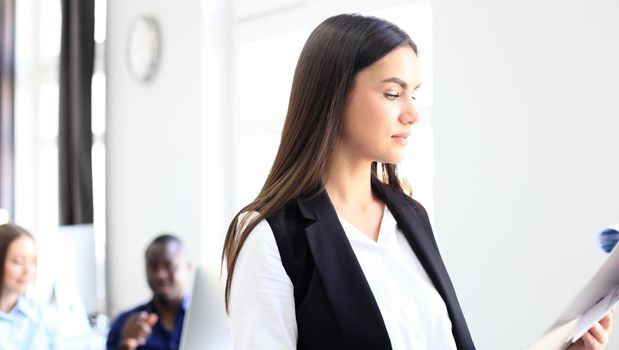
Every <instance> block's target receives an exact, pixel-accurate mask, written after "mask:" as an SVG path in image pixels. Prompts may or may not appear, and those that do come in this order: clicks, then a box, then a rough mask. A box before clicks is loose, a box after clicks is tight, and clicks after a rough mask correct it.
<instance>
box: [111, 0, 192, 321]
mask: <svg viewBox="0 0 619 350" xmlns="http://www.w3.org/2000/svg"><path fill="white" fill-rule="evenodd" d="M143 14H146V15H151V16H154V17H155V18H156V19H157V20H158V21H159V24H160V27H161V34H162V56H161V61H160V69H159V71H158V72H157V74H156V76H155V77H154V79H153V80H152V81H151V82H147V83H140V82H138V81H136V80H135V79H134V78H133V76H132V75H131V74H130V72H129V71H128V69H127V64H126V61H127V60H126V52H125V48H126V46H127V42H126V39H127V32H128V28H129V24H130V23H131V21H133V20H134V19H135V18H136V17H137V16H138V15H143ZM200 15H201V3H200V2H198V1H181V2H179V1H174V2H170V1H162V0H132V1H121V0H108V29H107V30H108V34H107V75H108V78H107V83H108V85H107V96H108V101H107V103H108V109H107V139H106V143H107V231H108V232H107V268H108V270H107V276H108V280H107V281H108V300H109V310H108V311H109V312H111V313H112V314H116V312H118V311H119V309H124V308H126V307H129V306H132V305H133V304H135V303H138V302H142V301H145V300H147V298H149V297H150V292H149V290H148V286H147V284H146V279H145V277H144V258H143V253H144V249H145V248H146V245H147V244H148V243H149V242H150V240H152V238H154V237H155V235H157V234H159V233H161V232H162V231H171V232H173V233H176V234H178V235H179V236H180V237H181V238H182V239H184V240H185V242H186V244H187V247H188V249H189V253H190V256H191V257H192V259H193V260H194V261H197V260H199V258H200V257H199V255H200V249H199V247H200V244H201V240H200V230H201V226H200V225H201V218H200V130H201V123H200V112H201V101H200V93H201V92H200V91H201V90H200V89H201V87H200V84H201V83H200V79H201V76H200V74H201V73H200V55H201V45H200V28H201V23H200V22H201V20H202V19H201V16H200Z"/></svg>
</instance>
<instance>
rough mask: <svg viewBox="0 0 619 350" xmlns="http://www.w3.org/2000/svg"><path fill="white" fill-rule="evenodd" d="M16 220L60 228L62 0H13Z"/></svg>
mask: <svg viewBox="0 0 619 350" xmlns="http://www.w3.org/2000/svg"><path fill="white" fill-rule="evenodd" d="M106 8H107V0H96V1H95V43H96V47H95V69H94V75H93V79H92V132H93V147H92V162H93V197H94V224H93V225H94V231H95V245H96V248H95V254H96V258H97V261H98V263H99V264H100V266H101V268H100V269H99V271H100V272H99V273H98V276H97V287H98V288H99V291H98V293H99V295H100V296H101V301H100V302H101V308H102V307H103V306H104V300H103V297H104V295H105V289H104V288H105V284H104V283H103V282H104V272H103V268H102V267H103V262H104V259H105V144H104V135H105V71H104V69H103V68H104V64H103V60H104V49H105V36H106V27H105V24H106ZM16 17H17V18H16V60H15V61H16V63H15V64H16V84H15V95H16V101H15V213H14V216H15V221H16V222H17V223H18V224H20V225H23V226H25V227H27V228H28V229H30V230H32V231H33V233H34V234H35V235H37V236H38V237H40V236H44V235H46V234H50V233H55V232H58V224H59V220H58V218H59V212H58V210H59V205H58V112H59V95H58V93H59V88H58V76H59V59H60V36H61V5H60V0H19V1H16Z"/></svg>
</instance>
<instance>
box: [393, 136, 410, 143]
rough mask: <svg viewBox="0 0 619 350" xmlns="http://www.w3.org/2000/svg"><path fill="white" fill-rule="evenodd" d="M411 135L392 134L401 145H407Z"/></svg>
mask: <svg viewBox="0 0 619 350" xmlns="http://www.w3.org/2000/svg"><path fill="white" fill-rule="evenodd" d="M409 135H410V134H409V133H401V134H395V135H393V136H391V138H392V139H393V140H394V141H395V142H397V143H399V144H401V145H406V144H407V143H408V136H409Z"/></svg>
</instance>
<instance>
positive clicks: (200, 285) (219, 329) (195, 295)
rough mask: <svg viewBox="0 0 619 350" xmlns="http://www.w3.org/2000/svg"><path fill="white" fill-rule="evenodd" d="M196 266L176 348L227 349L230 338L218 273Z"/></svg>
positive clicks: (197, 349) (230, 347)
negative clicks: (178, 344)
mask: <svg viewBox="0 0 619 350" xmlns="http://www.w3.org/2000/svg"><path fill="white" fill-rule="evenodd" d="M216 270H217V271H209V270H207V269H206V268H205V267H204V266H198V267H197V268H196V272H195V278H194V282H193V289H192V290H193V291H192V293H191V301H190V303H189V310H188V312H187V314H186V315H185V321H184V324H183V334H182V335H181V344H180V350H229V349H232V339H231V338H230V329H229V328H228V321H227V318H226V311H225V306H224V297H223V290H222V288H221V284H220V279H219V272H218V269H216Z"/></svg>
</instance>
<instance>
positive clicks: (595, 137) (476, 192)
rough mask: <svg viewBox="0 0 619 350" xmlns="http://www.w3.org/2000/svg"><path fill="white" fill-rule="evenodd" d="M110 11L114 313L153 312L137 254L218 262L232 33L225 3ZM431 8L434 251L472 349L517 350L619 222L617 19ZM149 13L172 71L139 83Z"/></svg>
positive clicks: (544, 7) (515, 5) (224, 212)
mask: <svg viewBox="0 0 619 350" xmlns="http://www.w3.org/2000/svg"><path fill="white" fill-rule="evenodd" d="M108 2H109V13H108V21H109V23H108V47H107V50H108V53H107V54H108V56H107V58H108V63H107V73H108V92H107V93H108V125H107V146H108V154H107V157H108V163H107V168H108V174H107V176H108V182H107V187H108V198H107V199H108V204H107V215H108V220H107V224H108V227H107V228H108V256H107V261H108V277H109V278H108V297H109V299H110V306H111V310H110V311H112V312H116V311H118V310H119V309H120V308H125V307H128V306H130V305H132V304H134V303H136V302H139V301H142V300H144V299H145V298H147V297H148V295H149V294H148V289H147V286H146V283H145V279H144V277H143V276H144V272H143V258H142V253H143V250H144V248H145V246H146V244H147V243H148V241H149V240H150V239H152V237H153V236H154V235H155V234H156V233H158V232H160V231H162V230H171V231H174V232H177V233H179V234H180V235H181V236H182V237H183V238H184V239H185V240H186V241H187V243H188V246H189V247H190V253H191V255H192V257H193V258H194V260H196V261H200V262H206V263H207V264H209V266H211V267H212V266H213V263H214V262H215V261H216V260H217V258H218V255H219V247H220V246H221V245H220V244H219V243H220V240H221V235H222V233H223V232H222V231H223V230H225V226H226V224H227V221H228V219H229V217H227V216H229V214H230V208H229V206H230V203H229V202H226V201H227V200H228V199H227V198H226V188H230V187H229V186H232V184H231V183H229V180H226V179H228V178H229V177H228V174H229V170H230V168H229V164H227V163H226V158H227V157H229V149H228V148H227V147H226V138H227V136H228V135H229V132H230V130H229V127H230V125H229V124H227V122H226V119H225V116H226V114H227V111H228V110H229V107H228V105H227V104H228V103H230V102H231V101H230V99H229V97H227V96H226V93H227V91H229V90H228V88H229V87H228V86H227V85H226V76H227V74H229V72H230V67H229V66H228V60H227V59H226V56H225V55H226V54H227V53H226V47H227V44H226V40H227V39H228V38H229V33H228V29H227V28H228V26H229V24H230V21H229V14H228V10H227V8H226V5H224V4H225V3H226V2H225V0H218V1H217V2H206V1H203V2H201V4H200V2H189V1H184V2H180V3H179V2H164V1H161V0H156V1H155V0H135V1H130V2H123V1H120V0H108ZM432 5H433V9H434V19H433V23H434V57H435V62H434V67H435V72H434V78H435V91H434V115H433V118H434V121H433V123H434V127H435V132H436V134H435V140H436V145H435V155H436V160H435V161H436V171H435V173H436V207H435V219H436V231H437V233H438V235H439V238H440V242H439V243H440V244H441V248H442V250H443V253H444V258H445V260H446V263H447V266H448V268H449V270H450V273H451V275H452V279H453V280H454V284H455V285H456V289H457V290H458V294H459V296H460V299H461V303H462V306H463V308H464V311H465V314H466V316H467V319H468V320H469V323H470V327H471V331H472V334H473V337H474V338H475V340H476V342H477V345H478V348H479V349H519V348H522V347H524V346H526V345H528V344H529V343H530V342H531V341H532V340H533V339H535V337H537V336H538V335H540V334H541V333H542V332H543V330H544V329H545V328H547V327H548V326H549V325H550V324H551V323H552V321H553V320H554V319H555V318H556V317H557V316H558V315H559V314H560V312H561V311H562V310H563V308H564V307H565V306H566V304H567V303H568V302H569V301H570V300H571V298H573V297H574V294H575V293H576V291H577V290H578V289H579V288H580V287H582V285H583V284H584V283H585V282H586V280H587V278H588V277H589V276H590V274H591V273H592V272H593V271H595V269H596V268H597V267H598V266H599V265H600V264H601V262H602V261H603V259H604V256H603V255H601V254H598V253H597V252H596V250H595V247H594V243H593V240H594V238H595V236H596V234H597V232H598V230H599V229H601V228H602V227H603V226H605V225H608V224H612V223H615V222H617V221H619V216H618V210H617V207H618V206H617V204H614V202H613V198H618V197H619V185H617V184H616V179H618V178H619V163H618V162H617V161H616V159H617V153H618V152H617V150H619V147H617V146H616V145H615V143H616V141H615V139H616V133H617V130H619V119H617V118H614V117H615V116H616V115H617V114H618V113H617V112H619V105H615V104H613V102H612V101H613V98H614V95H616V92H617V90H618V88H617V84H616V82H617V81H619V70H617V69H616V67H615V64H616V62H619V46H617V45H616V43H617V38H616V34H614V33H619V22H618V21H616V20H614V18H613V16H614V14H616V13H619V4H615V3H614V2H612V1H611V0H607V1H602V0H593V1H588V2H584V1H576V0H567V1H560V0H543V1H539V0H538V1H533V0H521V1H500V2H497V1H495V0H474V1H472V2H458V1H447V0H434V1H432ZM143 13H145V14H152V15H155V17H157V18H158V19H159V21H160V23H161V26H162V29H163V30H162V33H163V57H162V61H161V69H160V71H159V72H158V74H157V76H156V77H155V79H154V81H153V82H151V83H148V84H139V83H137V82H136V81H135V80H133V79H132V78H131V76H130V75H129V72H128V71H127V68H126V64H125V61H126V59H125V52H124V49H125V45H126V43H125V39H126V36H127V28H128V25H129V23H130V21H131V20H132V19H133V18H135V17H136V16H137V15H138V14H143ZM615 17H616V16H615ZM220 31H221V32H220ZM420 49H421V51H422V52H423V48H420ZM200 57H202V58H200ZM201 60H202V64H201ZM200 116H202V117H200ZM200 174H202V176H201V175H200ZM201 177H202V180H201ZM212 184H215V186H212ZM201 185H202V186H201ZM206 185H209V186H206ZM217 185H219V186H217ZM219 204H221V205H219ZM200 233H202V238H201V236H200ZM615 338H617V335H616V334H615ZM613 348H614V349H619V347H616V345H613V346H611V347H609V349H613Z"/></svg>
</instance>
